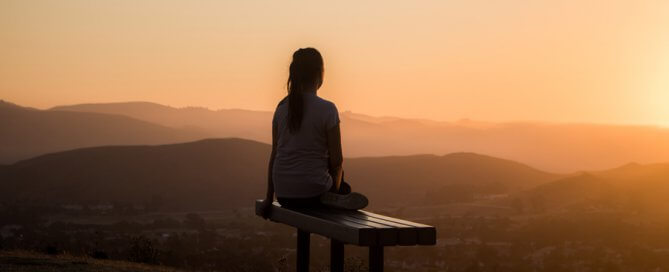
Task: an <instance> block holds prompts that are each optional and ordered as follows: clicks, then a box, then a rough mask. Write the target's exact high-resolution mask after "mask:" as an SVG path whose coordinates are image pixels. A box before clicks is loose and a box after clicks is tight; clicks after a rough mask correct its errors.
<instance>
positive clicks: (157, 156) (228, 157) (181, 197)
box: [0, 139, 558, 209]
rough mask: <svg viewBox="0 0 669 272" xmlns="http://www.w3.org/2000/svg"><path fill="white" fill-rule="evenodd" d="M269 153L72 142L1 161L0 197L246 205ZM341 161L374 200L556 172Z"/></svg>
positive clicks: (417, 199)
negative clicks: (51, 150) (74, 144)
mask: <svg viewBox="0 0 669 272" xmlns="http://www.w3.org/2000/svg"><path fill="white" fill-rule="evenodd" d="M269 153H270V146H269V145H267V144H263V143H260V142H255V141H249V140H242V139H210V140H202V141H197V142H190V143H182V144H170V145H160V146H105V147H94V148H84V149H77V150H72V151H66V152H59V153H53V154H48V155H43V156H40V157H36V158H33V159H29V160H25V161H21V162H19V163H16V164H13V165H10V166H8V167H7V169H6V171H4V172H5V173H4V176H2V177H0V178H1V180H3V182H2V183H0V197H2V198H5V199H8V200H21V201H30V202H46V203H61V204H63V203H99V202H129V203H140V204H148V205H162V206H163V207H165V208H170V209H194V208H199V209H202V208H206V209H226V208H229V207H240V206H249V205H252V200H253V199H256V198H261V197H262V196H263V194H264V190H265V184H266V169H267V160H268V156H269ZM344 167H345V169H346V170H345V171H346V180H347V181H349V182H350V183H351V184H352V185H353V187H354V188H355V189H356V190H357V191H360V192H363V193H365V194H368V195H369V197H370V199H371V201H372V203H373V204H374V205H379V206H382V205H396V204H400V203H399V202H412V203H422V202H424V198H425V196H426V193H427V192H430V191H433V190H434V189H438V188H442V187H444V186H447V185H453V184H470V185H481V186H485V185H487V184H493V183H494V184H500V185H502V186H501V188H502V190H504V191H512V190H516V189H519V188H525V187H526V186H533V185H536V184H540V183H543V182H547V181H549V180H551V179H554V178H556V177H558V176H556V175H553V174H549V173H545V172H541V171H539V170H536V169H533V168H531V167H528V166H525V165H522V164H519V163H515V162H511V161H507V160H502V159H497V158H492V157H488V156H482V155H477V154H471V153H461V154H451V155H446V156H434V155H421V156H406V157H379V158H357V159H346V160H345V165H344Z"/></svg>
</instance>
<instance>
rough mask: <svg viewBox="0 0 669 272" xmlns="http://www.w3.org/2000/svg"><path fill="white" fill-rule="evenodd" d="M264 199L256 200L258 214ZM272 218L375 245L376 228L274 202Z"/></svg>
mask: <svg viewBox="0 0 669 272" xmlns="http://www.w3.org/2000/svg"><path fill="white" fill-rule="evenodd" d="M261 205H262V200H257V201H256V215H260V207H261ZM269 219H270V220H272V221H275V222H278V223H284V224H287V225H290V226H293V227H296V228H298V229H301V230H303V231H306V232H310V233H316V234H320V235H323V236H326V237H329V238H332V239H336V240H338V241H341V242H344V243H347V244H355V245H365V246H368V245H375V244H376V235H375V233H374V228H372V227H368V226H364V225H360V224H356V223H353V222H347V221H343V222H335V221H332V220H327V219H323V218H318V217H315V216H310V215H306V214H303V213H301V212H299V211H296V210H291V209H287V208H282V207H281V205H279V203H278V202H274V203H273V206H272V210H271V215H270V218H269Z"/></svg>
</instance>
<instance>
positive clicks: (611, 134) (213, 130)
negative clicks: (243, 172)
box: [53, 102, 669, 173]
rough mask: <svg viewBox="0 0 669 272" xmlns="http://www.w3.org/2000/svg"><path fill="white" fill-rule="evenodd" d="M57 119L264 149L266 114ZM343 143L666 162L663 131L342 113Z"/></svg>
mask: <svg viewBox="0 0 669 272" xmlns="http://www.w3.org/2000/svg"><path fill="white" fill-rule="evenodd" d="M53 110H59V111H79V112H98V113H106V114H118V115H125V116H129V117H132V118H136V119H140V120H144V121H147V122H152V123H156V124H160V125H163V126H168V127H173V128H184V127H187V128H193V129H197V130H200V131H203V132H205V133H208V134H209V135H211V136H212V137H239V138H245V139H251V140H257V141H261V142H265V143H269V142H270V137H271V135H270V134H271V131H270V124H271V120H272V113H271V112H268V111H247V110H216V111H214V110H208V109H205V108H173V107H168V106H163V105H159V104H155V103H148V102H127V103H101V104H81V105H70V106H60V107H55V108H53ZM340 118H341V126H342V142H343V146H344V153H345V154H346V156H349V157H365V156H395V155H400V156H404V155H413V154H437V155H441V154H449V153H455V152H474V153H478V154H488V155H491V156H495V157H500V158H506V159H510V160H514V161H519V162H523V163H526V164H529V165H532V166H535V167H538V168H540V169H544V170H549V171H553V172H563V173H568V172H573V171H580V170H597V169H610V168H612V167H615V166H618V165H622V164H625V163H628V162H630V161H637V162H640V163H644V164H647V163H659V162H669V129H668V128H661V127H652V126H629V125H600V124H559V123H528V122H515V123H513V122H512V123H491V122H478V121H472V120H467V119H463V120H460V121H457V122H439V121H432V120H424V119H405V118H398V117H374V116H368V115H364V114H358V113H352V112H348V111H345V112H342V113H341V114H340Z"/></svg>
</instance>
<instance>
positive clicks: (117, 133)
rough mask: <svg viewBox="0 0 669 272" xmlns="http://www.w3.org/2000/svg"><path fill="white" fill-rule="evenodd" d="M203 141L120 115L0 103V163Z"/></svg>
mask: <svg viewBox="0 0 669 272" xmlns="http://www.w3.org/2000/svg"><path fill="white" fill-rule="evenodd" d="M201 138H206V137H204V134H203V133H200V132H195V131H188V130H183V129H175V128H170V127H165V126H162V125H156V124H152V123H149V122H146V121H141V120H137V119H133V118H130V117H127V116H121V115H109V114H100V113H87V112H71V111H44V110H37V109H32V108H24V107H20V106H17V105H14V104H11V103H8V102H4V101H0V164H7V163H13V162H16V161H18V160H22V159H27V158H30V157H34V156H37V155H41V154H46V153H51V152H56V151H63V150H70V149H74V148H81V147H90V146H100V145H131V144H165V143H176V142H183V141H192V140H196V139H201Z"/></svg>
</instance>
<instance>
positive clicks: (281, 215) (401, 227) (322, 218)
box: [256, 200, 436, 246]
mask: <svg viewBox="0 0 669 272" xmlns="http://www.w3.org/2000/svg"><path fill="white" fill-rule="evenodd" d="M261 205H262V200H257V201H256V214H257V215H260V207H261ZM269 219H270V220H272V221H275V222H277V223H283V224H286V225H289V226H293V227H295V228H298V229H300V230H303V231H306V232H309V233H315V234H319V235H322V236H325V237H328V238H331V239H335V240H338V241H340V242H343V243H346V244H351V245H358V246H412V245H434V244H435V243H436V230H435V228H434V227H432V226H428V225H424V224H420V223H415V222H410V221H406V220H402V219H397V218H392V217H388V216H383V215H380V214H375V213H371V212H366V211H362V210H359V211H345V210H337V209H330V208H318V209H313V208H309V209H287V208H282V207H281V205H280V204H279V203H278V202H274V206H273V207H272V211H271V214H270V217H269Z"/></svg>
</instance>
